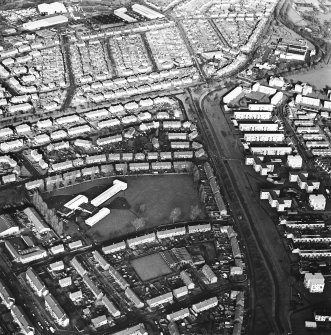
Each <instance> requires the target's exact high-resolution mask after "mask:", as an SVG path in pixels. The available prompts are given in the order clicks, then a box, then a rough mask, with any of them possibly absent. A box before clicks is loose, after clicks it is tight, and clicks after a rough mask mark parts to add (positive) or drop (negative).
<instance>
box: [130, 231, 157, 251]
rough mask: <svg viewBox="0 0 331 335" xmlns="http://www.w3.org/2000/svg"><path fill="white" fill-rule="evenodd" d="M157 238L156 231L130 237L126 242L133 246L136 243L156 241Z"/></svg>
mask: <svg viewBox="0 0 331 335" xmlns="http://www.w3.org/2000/svg"><path fill="white" fill-rule="evenodd" d="M155 240H156V237H155V233H150V234H146V235H143V236H138V237H134V238H129V239H128V240H127V241H126V242H127V244H128V247H129V248H132V247H135V246H136V245H140V244H144V243H152V242H155Z"/></svg>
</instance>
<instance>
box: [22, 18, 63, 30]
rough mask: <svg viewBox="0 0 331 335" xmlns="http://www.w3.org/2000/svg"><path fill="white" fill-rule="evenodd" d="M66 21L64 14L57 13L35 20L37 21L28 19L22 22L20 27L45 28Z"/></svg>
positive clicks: (29, 28) (26, 28) (30, 28)
mask: <svg viewBox="0 0 331 335" xmlns="http://www.w3.org/2000/svg"><path fill="white" fill-rule="evenodd" d="M67 22H68V18H67V17H66V16H64V15H57V16H51V17H47V18H45V19H41V20H37V21H30V22H26V23H23V25H22V28H23V29H25V30H38V29H41V28H47V27H51V26H55V25H58V24H64V23H67Z"/></svg>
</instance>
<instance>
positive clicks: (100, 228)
mask: <svg viewBox="0 0 331 335" xmlns="http://www.w3.org/2000/svg"><path fill="white" fill-rule="evenodd" d="M119 179H121V180H123V181H125V182H127V183H128V188H127V190H125V192H120V193H119V194H117V195H116V196H115V197H113V198H111V199H110V200H109V201H107V202H105V203H104V204H103V206H107V207H108V208H110V210H111V212H110V214H109V215H108V216H107V217H105V218H104V219H102V220H101V221H99V222H98V223H97V224H95V225H94V226H93V227H91V228H90V229H89V230H88V232H87V234H88V236H90V237H92V238H93V239H94V240H96V241H100V242H102V241H107V240H110V239H114V238H118V237H121V236H125V235H127V234H130V233H135V232H136V231H137V230H142V229H149V228H154V227H158V226H160V225H164V224H168V223H172V222H173V218H172V217H171V213H172V212H173V210H174V209H176V208H178V209H179V210H178V211H177V214H178V215H176V219H175V221H176V222H178V221H189V220H191V214H192V207H196V206H198V207H199V208H200V211H199V216H198V218H200V219H203V218H204V217H205V213H204V210H203V207H202V206H201V204H200V201H199V197H198V192H197V190H196V187H195V185H194V183H193V178H192V176H191V175H188V174H167V175H150V176H129V177H127V176H126V177H121V178H119ZM113 180H114V178H105V179H99V180H93V181H91V182H85V183H81V184H78V185H74V186H70V187H67V188H63V189H59V190H56V191H53V192H52V193H49V194H45V197H46V199H45V201H46V202H47V204H48V205H49V206H50V207H52V208H56V209H57V208H59V207H61V206H62V205H63V204H64V203H65V202H66V201H68V200H70V199H71V198H72V197H73V196H75V195H77V194H84V195H86V196H87V197H88V198H89V199H90V200H91V199H93V198H94V197H95V196H97V195H98V194H100V193H101V192H103V191H104V190H106V189H107V188H108V187H110V186H111V185H112V183H113ZM137 219H138V220H140V223H139V224H137ZM135 223H136V224H135Z"/></svg>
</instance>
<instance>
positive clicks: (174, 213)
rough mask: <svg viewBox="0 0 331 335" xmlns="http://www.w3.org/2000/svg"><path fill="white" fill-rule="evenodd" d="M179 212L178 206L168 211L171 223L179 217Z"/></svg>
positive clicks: (180, 212)
mask: <svg viewBox="0 0 331 335" xmlns="http://www.w3.org/2000/svg"><path fill="white" fill-rule="evenodd" d="M181 214H182V211H181V209H180V208H179V207H176V208H174V209H173V210H172V211H171V213H170V220H171V221H172V223H175V221H177V220H178V219H179V217H180V215H181Z"/></svg>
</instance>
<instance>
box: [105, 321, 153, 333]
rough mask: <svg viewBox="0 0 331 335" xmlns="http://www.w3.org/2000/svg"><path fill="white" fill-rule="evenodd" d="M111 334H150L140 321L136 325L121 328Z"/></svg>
mask: <svg viewBox="0 0 331 335" xmlns="http://www.w3.org/2000/svg"><path fill="white" fill-rule="evenodd" d="M111 335H148V332H147V330H146V328H145V326H144V324H143V323H139V324H137V325H135V326H132V327H129V328H126V329H123V330H120V331H118V332H116V333H112V334H111Z"/></svg>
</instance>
